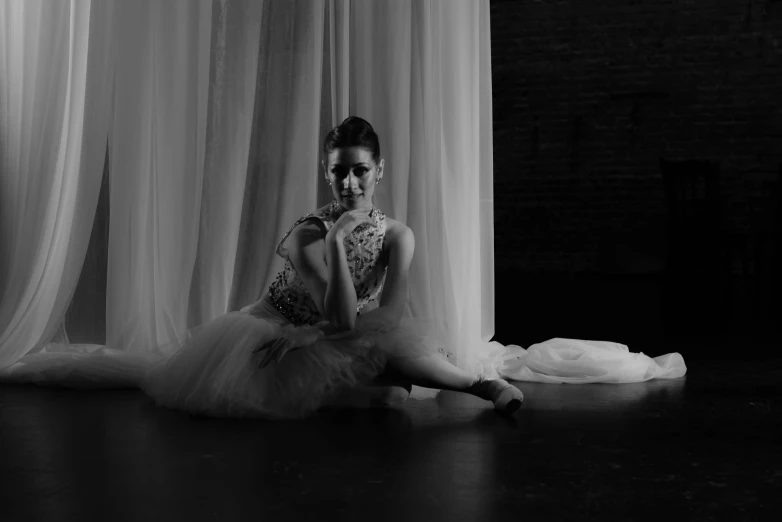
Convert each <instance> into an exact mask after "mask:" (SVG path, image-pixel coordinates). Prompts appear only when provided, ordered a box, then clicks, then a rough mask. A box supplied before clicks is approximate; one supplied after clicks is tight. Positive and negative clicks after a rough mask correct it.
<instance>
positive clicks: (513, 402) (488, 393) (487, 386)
mask: <svg viewBox="0 0 782 522" xmlns="http://www.w3.org/2000/svg"><path fill="white" fill-rule="evenodd" d="M465 391H466V392H467V393H471V394H473V395H477V396H478V397H480V398H481V399H484V400H487V401H491V402H493V403H494V409H495V410H497V411H498V412H500V413H502V414H504V415H512V414H514V413H516V412H517V411H519V408H521V403H522V402H524V394H523V393H521V390H519V389H518V388H516V387H515V386H513V385H512V384H510V383H509V382H508V381H506V380H504V379H484V378H480V379H479V380H478V381H477V382H476V383H475V384H473V385H472V386H470V387H469V388H467V389H466V390H465Z"/></svg>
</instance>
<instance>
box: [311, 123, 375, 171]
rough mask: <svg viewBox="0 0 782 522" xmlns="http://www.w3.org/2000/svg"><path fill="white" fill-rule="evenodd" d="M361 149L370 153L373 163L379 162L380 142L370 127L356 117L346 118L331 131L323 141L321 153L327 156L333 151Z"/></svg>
mask: <svg viewBox="0 0 782 522" xmlns="http://www.w3.org/2000/svg"><path fill="white" fill-rule="evenodd" d="M343 147H361V148H364V149H367V150H368V151H369V152H371V153H372V159H373V160H375V163H377V162H378V161H380V140H378V138H377V134H375V129H373V128H372V125H370V124H369V122H368V121H367V120H365V119H363V118H359V117H358V116H348V117H347V118H345V121H343V122H342V123H340V124H339V125H337V126H336V127H334V128H333V129H331V131H329V133H328V134H326V139H325V140H323V153H324V154H325V155H326V156H328V155H329V154H331V153H332V152H333V151H334V149H340V148H343Z"/></svg>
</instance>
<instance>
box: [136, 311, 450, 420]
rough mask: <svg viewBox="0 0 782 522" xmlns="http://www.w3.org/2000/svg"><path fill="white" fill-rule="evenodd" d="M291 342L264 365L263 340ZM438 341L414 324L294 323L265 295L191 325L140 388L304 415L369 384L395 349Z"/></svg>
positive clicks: (177, 403) (191, 400) (171, 399)
mask: <svg viewBox="0 0 782 522" xmlns="http://www.w3.org/2000/svg"><path fill="white" fill-rule="evenodd" d="M270 344H273V345H277V346H279V345H283V344H287V345H288V346H289V347H290V348H292V349H291V350H290V351H287V352H286V353H285V354H284V355H283V356H282V357H281V358H280V360H279V361H276V362H273V363H272V364H269V365H267V366H265V367H263V368H262V367H261V362H262V360H263V358H264V355H266V353H265V350H263V349H261V348H262V347H264V346H268V345H270ZM436 349H437V348H436V347H435V345H434V344H427V342H426V336H424V335H420V334H416V333H415V329H414V328H412V327H410V326H408V327H407V328H394V329H387V328H381V327H379V326H372V325H365V326H364V327H362V328H357V329H355V330H353V331H350V332H345V333H340V334H334V335H329V336H326V335H324V334H323V333H322V331H321V330H320V329H319V328H318V327H317V326H293V325H291V324H289V323H287V322H286V321H285V319H284V318H283V317H282V316H281V315H280V314H279V313H278V312H277V311H276V310H275V309H274V308H273V306H272V305H271V304H270V303H268V302H267V301H266V300H261V301H259V303H258V304H256V305H254V306H252V307H247V308H245V309H244V310H243V311H240V312H231V313H228V314H225V315H222V316H220V317H217V318H216V319H214V320H212V321H209V322H207V323H205V324H203V325H202V326H199V327H197V328H195V329H193V330H192V331H191V332H190V334H189V335H188V339H187V340H186V341H185V342H184V343H183V345H182V346H181V347H180V348H179V349H178V350H177V351H176V353H174V355H172V356H171V357H169V358H167V359H165V360H163V361H161V362H159V363H156V364H154V365H153V366H152V367H151V368H150V369H149V371H148V372H147V373H146V375H145V377H144V378H143V380H142V382H141V388H142V389H143V390H144V391H145V392H146V393H147V394H148V395H149V396H150V397H152V398H153V399H154V400H155V402H157V403H158V404H160V405H163V406H166V407H170V408H175V409H180V410H185V411H189V412H193V413H200V414H204V415H209V416H215V417H268V418H282V417H303V416H306V415H307V414H309V413H311V412H313V411H315V410H317V409H318V408H320V407H321V406H323V405H324V404H328V403H330V402H331V401H332V400H333V399H335V398H336V397H337V396H338V395H339V394H340V393H341V392H343V391H345V390H346V389H349V388H352V387H355V386H358V385H367V384H369V383H370V382H371V381H372V380H373V379H374V378H375V377H377V376H378V375H379V374H380V373H382V372H383V371H384V369H385V366H386V361H387V360H388V358H389V357H390V356H393V357H417V356H422V355H428V354H430V353H432V352H433V351H434V350H436Z"/></svg>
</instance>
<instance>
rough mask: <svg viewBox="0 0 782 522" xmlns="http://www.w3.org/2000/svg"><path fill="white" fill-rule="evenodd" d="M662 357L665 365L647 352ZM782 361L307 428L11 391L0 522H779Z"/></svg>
mask: <svg viewBox="0 0 782 522" xmlns="http://www.w3.org/2000/svg"><path fill="white" fill-rule="evenodd" d="M650 355H656V354H650ZM781 383H782V360H781V359H769V360H764V361H739V362H737V361H735V360H734V361H730V360H723V361H717V360H711V361H708V360H703V361H698V360H695V361H689V373H688V375H687V376H686V377H685V378H682V379H678V380H671V381H650V382H646V383H640V384H624V385H607V384H606V385H601V384H591V385H544V384H530V383H516V384H517V385H518V386H519V387H520V388H521V389H522V390H523V391H524V393H525V396H526V400H525V404H524V406H523V408H522V410H521V411H520V413H519V414H518V416H517V417H515V418H512V419H507V418H503V417H501V416H499V415H497V414H495V413H494V412H493V411H492V410H491V409H489V406H490V405H489V403H485V402H483V401H480V400H479V399H475V398H472V397H469V396H465V395H462V394H457V393H443V394H441V396H440V397H439V398H438V399H436V400H432V399H430V400H425V401H412V400H410V401H408V402H406V403H405V404H403V405H402V406H401V407H398V408H394V409H377V410H337V411H329V412H324V413H322V414H319V415H317V416H315V417H313V418H311V419H308V420H303V421H285V422H280V421H277V422H267V421H239V420H215V419H206V418H195V417H190V416H188V415H187V414H183V413H180V412H175V411H170V410H165V409H161V408H157V407H156V406H154V405H153V404H152V403H151V402H150V401H149V400H148V399H147V398H146V397H145V396H144V395H142V394H141V393H140V392H138V391H135V390H114V391H99V392H95V391H92V392H85V391H72V390H63V389H50V388H42V387H37V386H33V385H3V386H0V481H2V482H1V483H0V520H2V521H3V522H12V521H13V522H16V521H25V522H26V521H31V522H32V521H36V522H37V521H41V522H43V521H70V520H74V521H85V522H86V521H93V520H95V521H149V520H165V521H178V520H183V521H199V520H217V521H234V520H237V521H243V520H263V521H274V520H293V521H299V520H318V521H320V520H356V521H385V520H389V521H391V520H400V521H401V520H405V521H418V520H421V521H440V520H442V521H446V520H447V521H472V520H475V521H492V520H524V521H529V520H661V519H667V520H731V521H734V520H772V519H776V517H775V515H778V514H779V513H781V512H782V494H781V493H782V402H781V401H780V399H781V398H782V388H781Z"/></svg>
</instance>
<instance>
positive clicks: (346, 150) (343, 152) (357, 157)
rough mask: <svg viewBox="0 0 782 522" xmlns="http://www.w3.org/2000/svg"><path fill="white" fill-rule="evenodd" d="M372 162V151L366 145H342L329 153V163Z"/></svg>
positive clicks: (351, 163)
mask: <svg viewBox="0 0 782 522" xmlns="http://www.w3.org/2000/svg"><path fill="white" fill-rule="evenodd" d="M370 162H372V153H371V152H370V151H368V150H367V149H365V148H364V147H340V148H336V149H334V150H333V151H331V153H330V154H329V163H332V164H340V165H357V164H360V163H370Z"/></svg>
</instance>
